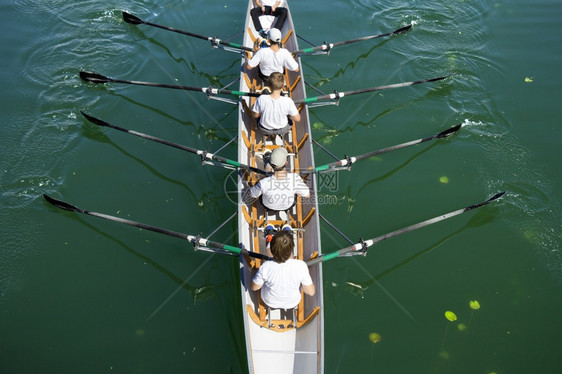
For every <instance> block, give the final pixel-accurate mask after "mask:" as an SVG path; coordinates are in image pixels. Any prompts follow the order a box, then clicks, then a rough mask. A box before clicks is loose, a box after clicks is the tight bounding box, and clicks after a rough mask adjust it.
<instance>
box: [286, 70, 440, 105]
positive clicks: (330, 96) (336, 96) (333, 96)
mask: <svg viewBox="0 0 562 374" xmlns="http://www.w3.org/2000/svg"><path fill="white" fill-rule="evenodd" d="M448 77H450V75H446V76H443V77H437V78H430V79H422V80H418V81H411V82H402V83H395V84H388V85H385V86H377V87H370V88H362V89H359V90H353V91H346V92H334V93H331V94H328V95H322V96H316V97H307V98H306V99H302V100H297V101H295V104H301V103H305V104H308V103H313V102H315V101H319V100H327V99H331V100H337V99H341V98H342V97H344V96H351V95H359V94H363V93H368V92H375V91H383V90H388V89H391V88H400V87H407V86H414V85H416V84H421V83H429V82H435V81H439V80H442V79H445V78H448Z"/></svg>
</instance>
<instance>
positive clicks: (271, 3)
mask: <svg viewBox="0 0 562 374" xmlns="http://www.w3.org/2000/svg"><path fill="white" fill-rule="evenodd" d="M254 2H255V4H256V6H255V8H252V10H250V15H251V16H252V21H253V22H254V28H255V29H256V31H257V32H258V33H259V34H260V35H261V36H262V37H263V38H265V33H266V31H265V28H264V27H263V26H262V24H261V21H260V17H262V16H273V17H276V18H275V21H274V22H273V23H272V24H271V27H272V28H276V29H279V30H281V29H282V28H283V24H284V23H285V19H286V18H287V8H284V7H282V6H280V5H281V3H282V1H281V0H255V1H254Z"/></svg>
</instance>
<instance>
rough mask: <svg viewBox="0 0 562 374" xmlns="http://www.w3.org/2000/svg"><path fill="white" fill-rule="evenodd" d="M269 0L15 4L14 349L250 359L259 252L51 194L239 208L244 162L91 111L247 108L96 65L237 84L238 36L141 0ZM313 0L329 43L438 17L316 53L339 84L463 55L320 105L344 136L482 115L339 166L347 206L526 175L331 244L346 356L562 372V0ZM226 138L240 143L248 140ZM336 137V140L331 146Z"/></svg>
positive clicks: (333, 86)
mask: <svg viewBox="0 0 562 374" xmlns="http://www.w3.org/2000/svg"><path fill="white" fill-rule="evenodd" d="M245 9H246V2H245V1H236V2H234V1H202V0H192V1H170V0H165V1H138V0H136V1H135V0H133V1H128V2H125V1H117V0H113V1H106V2H103V4H102V3H101V2H91V1H74V2H68V1H61V0H50V1H41V2H38V1H36V2H33V1H24V0H18V1H9V2H7V1H4V2H2V3H1V4H0V29H1V31H2V35H3V37H2V40H3V43H2V47H3V53H2V56H3V57H2V59H1V64H2V65H1V69H0V74H1V82H2V89H0V95H1V99H2V100H1V102H2V119H1V123H2V124H1V127H0V139H1V148H0V149H1V150H0V165H1V169H0V192H1V200H0V206H1V208H2V209H0V227H1V231H0V244H1V247H0V372H2V373H38V372H41V373H101V372H116V373H156V372H158V373H160V372H166V373H197V372H210V373H243V372H245V371H246V370H247V368H246V363H245V360H246V355H245V351H244V337H243V329H242V316H241V311H240V296H239V279H238V273H237V261H236V259H235V258H232V257H226V256H219V255H210V254H207V253H203V252H194V251H193V249H192V247H191V245H189V244H188V243H182V242H181V241H180V240H179V239H174V238H171V237H167V236H163V235H158V234H155V233H151V232H148V231H140V230H138V229H135V228H132V227H128V226H124V225H119V224H117V223H113V222H108V221H104V220H100V219H97V218H94V217H88V216H84V215H80V216H79V215H77V214H72V213H68V212H63V211H61V210H56V209H54V208H52V207H50V206H49V205H48V204H46V203H45V202H44V200H43V198H42V194H44V193H47V194H50V195H52V196H54V197H56V198H59V199H63V200H65V201H67V202H69V203H72V204H76V205H78V206H80V207H81V208H85V209H89V210H94V211H98V212H103V213H107V214H113V215H117V216H119V217H123V218H129V219H133V220H136V221H141V222H146V223H149V224H153V225H156V226H159V227H163V228H167V229H170V230H175V231H180V232H184V233H187V234H198V233H203V234H205V235H208V234H210V233H212V232H213V231H214V230H215V229H216V228H217V227H218V226H219V225H221V224H222V223H223V222H224V221H225V220H227V219H228V218H229V217H230V216H231V214H232V213H233V212H235V211H236V206H235V205H233V204H232V203H231V202H230V201H229V200H228V199H227V197H226V196H225V192H224V183H225V181H226V180H227V179H228V176H229V172H228V171H226V170H223V169H220V168H212V167H210V166H205V167H202V166H201V163H200V160H199V159H198V158H197V157H195V156H193V155H191V154H189V153H185V152H183V153H182V151H180V150H176V149H173V148H169V147H166V146H163V145H161V144H156V143H152V142H148V141H146V140H142V139H139V138H137V137H133V136H131V135H127V134H123V133H120V132H116V131H114V130H111V129H106V128H99V127H96V126H94V125H92V124H90V123H88V122H87V121H85V120H84V119H83V118H82V116H81V114H80V111H85V112H86V113H88V114H91V115H94V116H96V117H99V118H101V119H104V120H106V121H108V122H110V123H113V124H116V125H120V126H123V127H126V128H131V129H134V130H137V131H141V132H145V133H148V134H151V135H154V136H158V137H161V138H164V139H168V140H171V141H175V142H178V143H181V144H185V145H187V146H190V147H194V148H198V149H208V150H212V151H214V150H217V149H219V148H220V147H221V146H222V145H224V144H225V143H226V142H227V141H229V140H230V139H231V138H232V137H234V136H235V134H236V127H237V124H236V108H235V107H234V106H231V105H229V104H226V103H220V102H215V101H208V100H207V99H206V97H205V96H204V95H202V94H200V93H196V92H191V93H187V92H179V91H175V90H166V89H158V88H148V87H138V86H123V85H115V84H114V85H107V86H93V85H90V84H85V83H83V82H82V81H80V79H79V78H78V71H80V70H92V71H96V72H99V73H101V74H105V75H108V76H112V77H116V78H123V79H136V80H144V81H154V82H162V83H168V84H185V85H192V86H209V85H213V86H215V87H219V86H224V85H227V84H228V83H230V82H232V81H234V80H235V79H237V78H238V73H239V57H238V55H236V54H231V53H227V52H224V51H220V50H214V49H211V48H210V47H209V46H208V44H207V43H206V42H204V41H201V40H198V39H192V38H188V37H185V36H182V35H178V34H174V33H170V32H166V31H163V30H158V29H155V28H150V27H146V26H132V25H129V24H126V23H124V22H123V21H122V19H121V10H127V11H129V12H131V13H134V14H136V15H137V16H139V17H141V18H143V19H145V20H149V21H152V22H156V23H160V24H163V25H169V26H174V27H177V28H182V29H186V30H189V31H192V32H196V33H200V34H203V35H218V36H220V37H221V38H223V39H226V38H228V37H232V39H231V40H232V41H234V42H239V41H241V35H239V34H238V33H240V32H241V31H242V28H243V23H244V21H243V19H242V16H243V13H244V11H245ZM291 9H292V12H293V17H294V20H295V26H296V29H297V33H298V34H299V35H300V36H302V37H303V38H305V39H306V40H309V41H311V42H313V43H316V44H319V43H322V42H324V41H327V42H336V41H340V40H347V39H352V38H355V37H359V36H364V35H372V34H377V33H381V32H387V31H391V30H394V29H397V28H399V27H402V26H404V25H406V24H408V23H411V22H414V27H413V28H412V30H410V31H409V32H408V33H406V34H404V35H400V36H397V37H394V38H391V39H385V40H382V39H378V40H375V41H371V42H366V43H362V44H356V45H354V46H347V47H340V48H338V49H334V50H333V51H332V53H331V55H330V56H313V57H307V58H306V59H305V60H304V73H305V77H306V79H307V81H308V82H309V83H310V84H312V85H314V86H316V87H317V88H319V89H321V90H322V91H324V92H331V91H333V90H338V91H348V90H353V89H358V88H365V87H371V86H377V85H384V84H391V83H398V82H402V81H411V80H417V79H423V78H430V77H437V76H441V75H446V74H451V73H452V74H454V75H453V76H452V77H451V78H449V79H447V80H446V81H443V82H438V83H434V84H428V85H420V86H415V87H410V88H401V89H397V90H391V91H390V90H389V91H384V92H378V93H371V94H365V95H359V96H352V97H346V98H344V99H342V101H341V103H340V105H339V106H333V107H320V108H313V109H311V122H312V123H313V124H314V125H315V126H314V128H315V129H314V131H313V134H312V136H313V137H314V138H315V139H316V140H318V141H319V142H320V143H321V144H322V145H323V146H324V147H326V148H328V149H329V150H330V152H332V153H334V154H336V155H338V156H343V155H344V154H348V155H356V154H361V153H365V152H368V151H371V150H375V149H379V148H383V147H387V146H390V145H394V144H399V143H402V142H405V141H409V140H414V139H418V138H422V137H425V136H429V135H433V134H435V133H437V132H439V131H442V130H444V129H446V128H448V127H450V126H452V125H455V124H457V123H461V122H462V123H464V124H465V126H464V127H463V128H462V129H461V130H460V131H459V132H458V133H457V134H455V135H454V136H453V137H451V138H449V139H446V140H441V141H438V142H433V143H424V144H422V145H419V146H416V147H412V148H409V149H405V150H400V151H396V152H393V153H389V154H385V155H381V156H378V157H375V158H373V159H368V160H365V161H361V162H358V163H357V164H356V165H355V166H353V168H352V169H351V171H349V172H340V173H339V174H337V178H336V183H337V185H336V187H335V188H332V189H329V188H328V187H329V186H323V187H322V189H321V191H320V192H321V193H322V194H323V195H325V196H327V197H330V199H329V200H327V201H330V202H331V203H330V204H323V205H321V206H320V212H321V214H322V215H324V216H325V217H326V218H327V219H328V220H329V221H330V222H332V223H333V224H334V225H336V226H337V227H338V228H340V229H341V230H342V231H343V232H344V233H345V234H346V235H347V236H348V237H350V238H352V240H357V239H358V238H360V237H363V238H365V239H367V238H372V237H375V236H378V235H381V234H384V233H386V232H389V231H392V230H396V229H398V228H401V227H405V226H408V225H410V224H413V223H416V222H419V221H421V220H424V219H427V218H430V217H434V216H436V215H439V214H442V213H445V212H448V211H451V210H454V209H458V208H462V207H465V206H468V205H471V204H473V203H477V202H480V201H483V200H485V199H486V198H488V197H490V196H492V195H494V194H495V193H497V192H499V191H503V190H506V191H507V194H506V195H505V196H504V197H503V198H502V200H500V201H498V202H496V203H494V204H493V205H490V206H486V207H484V208H480V209H479V210H478V211H475V212H470V213H465V214H463V215H462V216H459V217H456V218H453V219H450V220H447V221H445V222H441V223H438V224H435V225H432V226H429V227H427V228H424V229H422V230H419V231H416V232H413V233H409V234H405V235H402V236H400V237H397V238H394V239H391V240H388V241H385V242H382V243H380V244H378V245H376V246H375V247H372V248H371V249H370V250H369V254H368V256H367V257H365V258H363V257H354V258H342V259H336V260H332V261H330V262H327V263H326V264H325V265H324V285H323V287H324V299H325V331H326V333H325V336H326V339H325V347H326V348H325V349H326V359H325V365H326V373H471V374H472V373H483V374H488V373H498V374H507V373H538V372H541V373H554V372H558V371H559V370H560V369H559V368H560V366H561V364H562V359H561V358H560V355H559V353H560V347H561V344H560V342H559V341H560V336H562V323H561V322H560V315H561V312H562V297H561V296H562V295H561V291H562V255H561V253H560V244H561V242H562V240H561V234H560V231H561V230H560V229H561V224H560V222H561V219H560V218H561V217H560V212H561V209H560V208H561V199H562V193H561V192H560V191H561V190H560V183H561V181H562V173H561V172H560V161H561V156H560V144H561V143H562V134H561V127H560V125H559V123H560V118H561V116H562V107H561V106H560V87H561V83H562V79H561V75H560V65H561V63H562V58H561V56H562V33H560V31H559V22H560V19H562V4H561V3H560V2H559V1H553V0H539V1H534V2H533V1H529V0H514V1H511V2H508V1H495V2H487V1H476V0H475V1H461V0H455V1H429V2H428V1H418V0H416V1H409V2H405V1H403V2H396V1H388V0H385V1H374V0H354V1H333V2H326V1H317V0H312V1H307V2H297V1H294V2H291ZM302 46H303V47H306V46H308V44H307V43H306V42H304V41H303V42H302ZM236 86H237V85H236V84H235V85H234V86H233V87H232V88H236ZM309 94H310V95H311V96H314V95H316V91H313V90H312V89H310V91H309ZM221 155H223V156H225V157H229V158H233V159H235V158H236V147H235V145H230V146H229V147H227V148H226V149H224V150H223V151H222V152H221ZM316 160H317V164H319V165H320V164H323V163H327V162H331V161H332V158H331V157H330V156H329V155H327V154H326V153H324V152H323V151H322V150H320V149H319V148H317V158H316ZM442 177H446V178H447V179H446V180H447V181H448V183H442V182H441V180H443V179H441V178H442ZM332 187H333V186H332ZM235 229H236V226H235V224H234V223H232V222H231V223H228V224H227V225H225V227H223V228H222V229H221V230H219V231H218V232H217V233H216V234H214V235H213V237H212V239H213V240H215V241H219V242H226V243H229V244H236V237H237V236H236V235H237V234H236V232H235ZM322 241H323V249H324V251H326V252H328V251H332V250H335V249H338V248H341V247H344V246H347V242H346V241H345V240H344V239H343V238H342V237H341V236H339V235H338V234H337V233H335V232H334V231H333V230H332V229H330V228H329V227H328V226H327V225H323V226H322ZM470 300H478V301H479V303H480V305H481V308H480V309H479V310H474V311H473V310H472V309H471V308H470V307H469V301H470ZM447 310H450V311H453V312H454V313H455V314H456V315H457V317H458V320H457V321H455V322H449V321H448V320H447V319H445V317H444V313H445V311H447ZM463 326H464V327H465V329H464V330H462V328H463ZM459 327H460V328H459ZM461 330H462V331H461ZM372 332H376V333H378V334H380V336H381V340H380V342H378V343H376V344H373V343H372V342H371V341H370V340H369V333H372Z"/></svg>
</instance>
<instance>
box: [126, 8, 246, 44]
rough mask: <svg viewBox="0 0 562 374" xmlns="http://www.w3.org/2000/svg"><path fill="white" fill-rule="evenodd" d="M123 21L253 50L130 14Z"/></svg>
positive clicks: (212, 42)
mask: <svg viewBox="0 0 562 374" xmlns="http://www.w3.org/2000/svg"><path fill="white" fill-rule="evenodd" d="M123 19H124V20H125V22H127V23H131V24H133V25H138V24H145V25H148V26H152V27H157V28H159V29H162V30H167V31H172V32H176V33H178V34H182V35H187V36H192V37H194V38H198V39H202V40H207V41H209V42H211V44H212V45H216V44H221V45H225V46H228V47H232V48H235V49H240V50H243V51H250V52H252V48H250V47H246V46H243V45H241V44H238V43H230V42H224V41H222V40H220V39H218V38H215V37H211V36H205V35H200V34H196V33H193V32H190V31H185V30H180V29H176V28H174V27H170V26H163V25H159V24H157V23H152V22H148V21H143V20H142V19H140V18H139V17H137V16H135V15H132V14H130V13H127V12H123Z"/></svg>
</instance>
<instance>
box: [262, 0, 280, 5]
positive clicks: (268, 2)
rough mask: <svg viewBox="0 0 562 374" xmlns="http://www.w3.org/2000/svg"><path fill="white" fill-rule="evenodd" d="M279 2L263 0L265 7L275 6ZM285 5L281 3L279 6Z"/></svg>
mask: <svg viewBox="0 0 562 374" xmlns="http://www.w3.org/2000/svg"><path fill="white" fill-rule="evenodd" d="M276 2H277V0H261V4H262V5H263V6H274V5H275V3H276ZM282 5H283V1H281V2H280V3H279V6H282Z"/></svg>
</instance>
